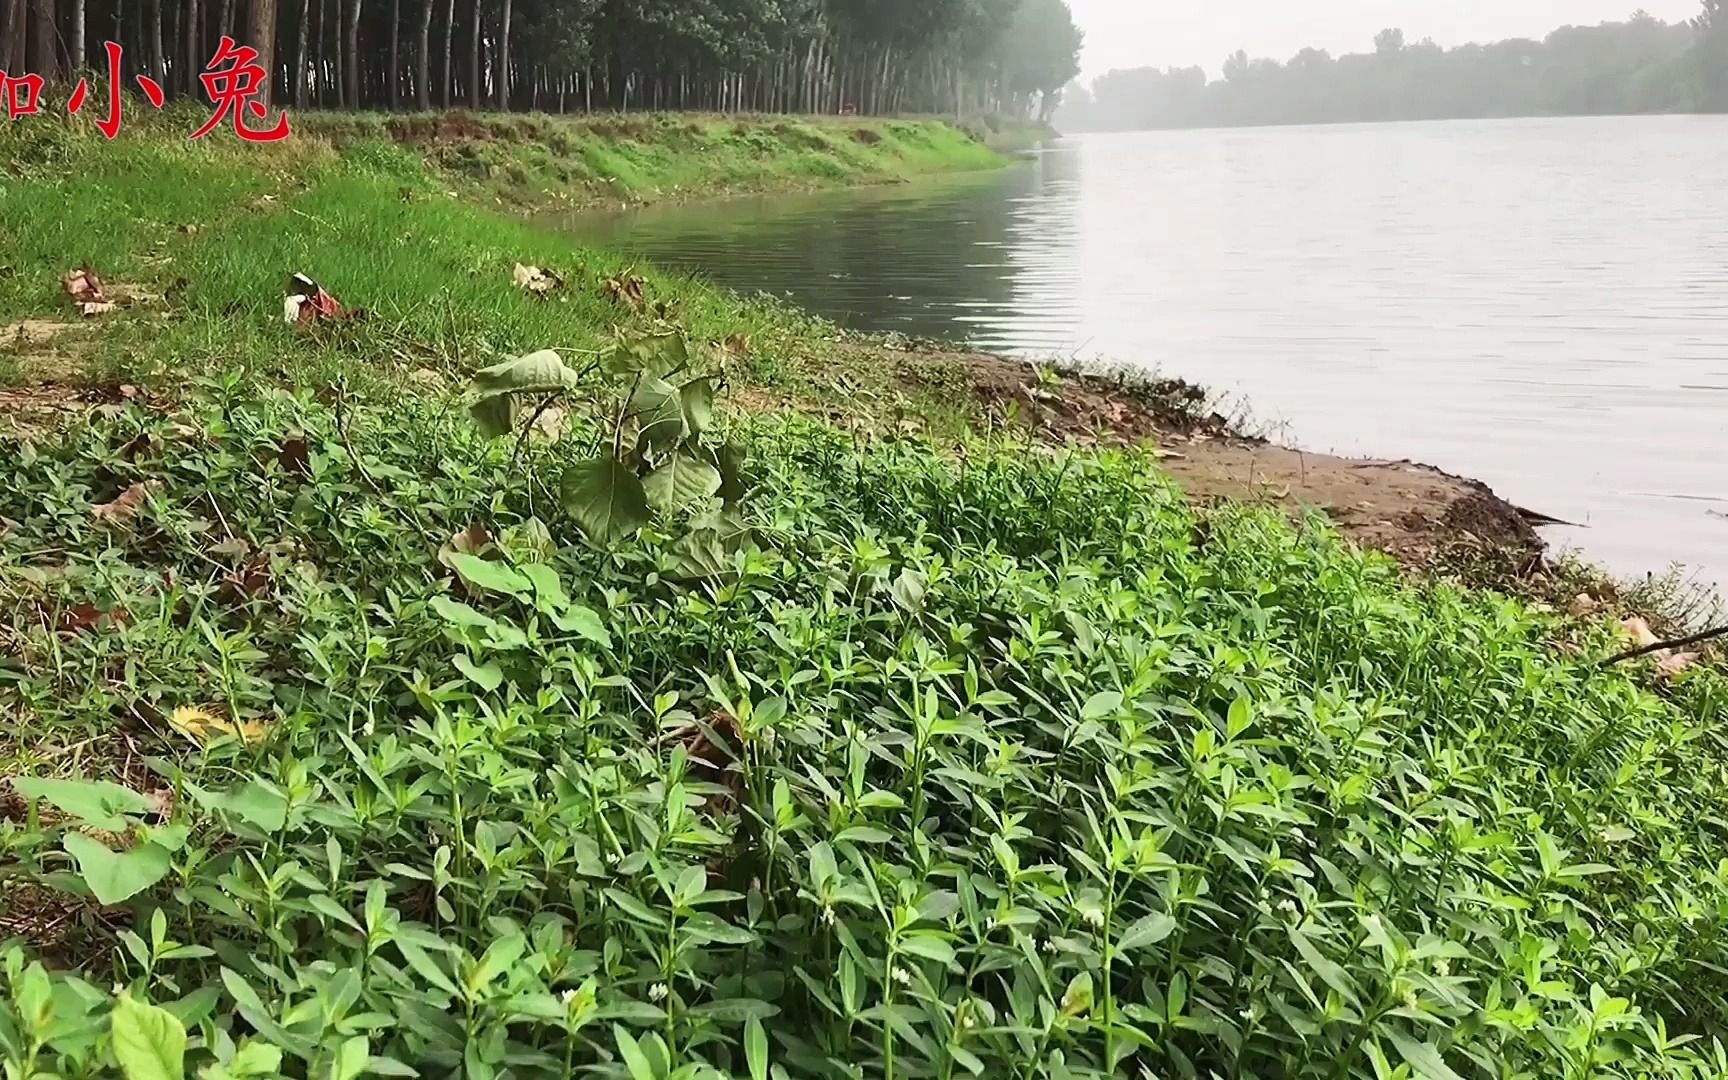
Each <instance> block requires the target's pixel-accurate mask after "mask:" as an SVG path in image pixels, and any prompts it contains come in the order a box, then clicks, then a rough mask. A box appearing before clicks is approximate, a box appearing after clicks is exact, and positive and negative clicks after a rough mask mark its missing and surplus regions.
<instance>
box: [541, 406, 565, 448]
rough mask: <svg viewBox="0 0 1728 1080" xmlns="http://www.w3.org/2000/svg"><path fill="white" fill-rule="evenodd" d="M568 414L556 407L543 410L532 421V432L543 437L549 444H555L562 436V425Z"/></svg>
mask: <svg viewBox="0 0 1728 1080" xmlns="http://www.w3.org/2000/svg"><path fill="white" fill-rule="evenodd" d="M568 419H569V414H568V413H567V412H565V411H564V410H563V409H560V408H557V407H556V406H554V407H552V408H549V409H545V410H543V411H542V412H541V413H540V415H539V416H538V417H536V418H535V420H534V430H535V431H537V432H538V433H540V434H541V435H544V436H545V437H546V439H547V440H548V441H549V442H557V441H558V437H559V436H560V435H563V434H564V423H565V421H566V420H568Z"/></svg>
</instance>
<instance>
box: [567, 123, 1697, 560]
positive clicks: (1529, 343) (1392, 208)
mask: <svg viewBox="0 0 1728 1080" xmlns="http://www.w3.org/2000/svg"><path fill="white" fill-rule="evenodd" d="M579 229H580V231H582V232H585V233H587V234H588V235H590V236H597V237H598V238H601V239H604V240H606V241H607V242H609V243H613V244H616V245H618V246H621V247H624V248H626V249H630V250H634V251H636V252H639V253H640V254H641V255H642V256H643V257H644V258H646V259H649V260H651V261H653V262H656V263H658V264H662V265H670V266H676V267H682V268H686V269H689V270H693V271H696V272H699V273H700V274H702V275H704V276H706V277H708V278H710V279H712V280H714V281H716V282H718V283H720V284H723V285H728V286H731V287H733V288H736V289H739V290H742V291H750V292H754V291H758V290H762V291H767V292H771V293H775V294H783V295H786V296H789V297H791V298H792V299H794V300H796V301H797V302H798V303H800V304H803V305H805V306H806V307H808V308H810V309H813V310H815V311H817V312H820V313H821V314H824V315H827V316H829V317H831V318H834V319H836V320H838V321H840V322H843V323H846V324H848V325H851V326H854V327H858V328H861V329H870V330H894V331H901V332H903V333H907V334H911V335H917V336H929V337H940V338H949V339H964V340H966V341H969V342H971V343H973V344H975V345H977V346H979V347H982V348H986V349H993V350H999V351H1003V352H1011V353H1018V354H1024V355H1028V356H1034V357H1051V356H1057V355H1060V356H1065V357H1066V356H1071V357H1078V358H1082V359H1086V358H1108V359H1111V360H1116V361H1121V362H1127V363H1132V364H1136V365H1141V366H1144V367H1147V368H1149V369H1156V370H1159V371H1162V372H1164V373H1166V374H1171V375H1180V376H1183V377H1185V378H1188V379H1191V380H1193V381H1196V382H1199V383H1202V384H1204V385H1206V386H1208V387H1210V388H1212V389H1213V390H1215V391H1219V392H1223V393H1225V394H1228V395H1233V396H1236V397H1237V398H1239V400H1241V401H1243V402H1245V403H1246V404H1247V405H1248V406H1249V408H1250V409H1251V411H1252V414H1253V416H1254V418H1255V419H1256V420H1258V421H1260V422H1262V423H1264V424H1270V425H1272V428H1273V432H1272V433H1273V434H1275V435H1276V436H1278V437H1280V438H1281V439H1282V440H1283V441H1286V442H1291V443H1294V444H1296V445H1300V446H1303V447H1306V448H1309V449H1313V450H1327V451H1335V452H1340V453H1346V454H1352V455H1361V456H1368V457H1381V458H1412V459H1415V460H1419V461H1425V462H1428V463H1430V464H1433V465H1437V466H1440V467H1441V468H1444V469H1446V470H1448V471H1451V472H1456V473H1461V474H1464V475H1467V476H1474V477H1478V478H1480V479H1482V480H1485V481H1487V482H1488V483H1489V484H1491V485H1492V486H1493V487H1494V488H1495V489H1496V490H1497V491H1499V492H1500V493H1501V494H1502V495H1504V496H1506V497H1507V498H1509V499H1511V500H1512V501H1513V502H1516V503H1519V504H1521V505H1524V506H1528V507H1530V508H1532V509H1535V510H1539V511H1541V512H1543V513H1545V514H1549V515H1552V516H1554V517H1558V518H1562V519H1565V520H1567V521H1570V522H1576V523H1578V525H1579V526H1582V527H1580V528H1555V529H1551V530H1549V538H1550V540H1552V541H1554V542H1556V543H1557V544H1559V545H1561V546H1570V547H1576V548H1578V549H1580V550H1581V551H1582V552H1583V553H1584V554H1585V555H1586V556H1588V557H1590V558H1592V559H1595V560H1597V561H1599V562H1601V563H1603V564H1605V565H1607V566H1609V567H1611V568H1612V569H1614V570H1616V571H1619V572H1621V573H1623V574H1642V573H1644V572H1646V571H1650V570H1660V569H1662V568H1664V567H1666V566H1668V565H1669V564H1671V563H1682V564H1686V565H1688V566H1690V567H1692V568H1695V569H1696V570H1697V571H1698V572H1699V575H1698V576H1699V577H1700V578H1701V579H1703V580H1705V581H1717V582H1728V117H1629V118H1600V119H1597V118H1592V119H1536V120H1506V121H1460V122H1439V123H1416V124H1380V125H1350V126H1336V127H1311V128H1273V129H1243V130H1208V131H1180V132H1143V133H1132V134H1116V135H1088V136H1083V137H1078V138H1072V139H1066V140H1063V141H1062V142H1061V143H1059V144H1057V145H1055V146H1054V147H1052V148H1050V149H1049V150H1047V151H1045V152H1043V153H1041V154H1040V155H1038V156H1036V157H1035V158H1033V159H1032V160H1030V161H1029V162H1028V163H1027V164H1026V165H1025V166H1023V167H1020V168H1016V169H1014V170H1011V171H1009V172H1006V173H1003V174H999V175H991V176H987V177H969V178H965V179H962V180H958V181H952V182H950V181H943V182H939V183H928V184H926V183H920V184H911V185H902V186H899V187H894V188H884V189H872V190H867V191H851V192H845V193H841V194H830V195H822V196H814V197H803V198H774V199H762V200H746V201H735V202H726V203H718V204H707V205H700V206H688V207H680V208H671V209H659V210H648V211H641V212H636V213H633V214H628V215H623V216H618V217H612V218H605V219H593V220H588V221H585V222H584V223H582V224H581V225H580V226H579Z"/></svg>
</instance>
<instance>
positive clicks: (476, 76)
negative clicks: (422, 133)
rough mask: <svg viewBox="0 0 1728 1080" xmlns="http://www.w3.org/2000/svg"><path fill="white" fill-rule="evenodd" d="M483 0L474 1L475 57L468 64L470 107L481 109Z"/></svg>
mask: <svg viewBox="0 0 1728 1080" xmlns="http://www.w3.org/2000/svg"><path fill="white" fill-rule="evenodd" d="M481 3H482V0H474V33H473V36H472V38H471V39H470V41H469V44H470V45H472V46H473V49H474V55H473V57H472V58H471V59H470V60H469V62H468V107H469V108H470V109H475V110H478V109H479V108H480V37H481V34H480V6H481Z"/></svg>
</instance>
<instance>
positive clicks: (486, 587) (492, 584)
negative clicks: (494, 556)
mask: <svg viewBox="0 0 1728 1080" xmlns="http://www.w3.org/2000/svg"><path fill="white" fill-rule="evenodd" d="M445 560H446V561H447V562H448V563H449V564H450V568H451V569H453V570H455V571H456V573H457V574H459V575H461V578H462V580H463V581H465V582H467V583H468V584H469V585H471V586H473V587H474V588H476V589H479V590H480V591H482V592H490V593H504V594H506V595H508V596H516V597H522V596H527V595H528V594H529V593H530V592H532V591H533V588H534V586H533V584H532V583H531V582H529V580H528V579H527V578H525V577H523V576H522V575H521V574H519V573H517V572H516V571H515V570H512V569H511V568H510V567H508V566H505V565H504V564H503V563H500V562H492V561H490V560H488V559H482V558H480V557H479V556H478V555H465V554H463V553H462V552H460V551H453V552H451V553H450V554H448V555H446V556H445Z"/></svg>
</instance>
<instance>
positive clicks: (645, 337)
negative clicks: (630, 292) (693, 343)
mask: <svg viewBox="0 0 1728 1080" xmlns="http://www.w3.org/2000/svg"><path fill="white" fill-rule="evenodd" d="M689 366H690V343H689V342H688V341H686V340H685V339H684V335H683V334H679V333H672V334H639V335H637V336H635V337H630V338H626V339H624V340H623V341H620V342H619V343H618V345H617V347H616V348H614V349H613V350H612V351H611V352H610V353H608V354H607V355H606V359H605V362H604V364H603V367H604V369H605V371H606V373H607V374H608V375H636V374H641V375H644V376H646V377H648V378H660V377H663V376H666V375H671V374H673V373H675V372H678V371H682V370H684V369H685V368H688V367H689Z"/></svg>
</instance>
